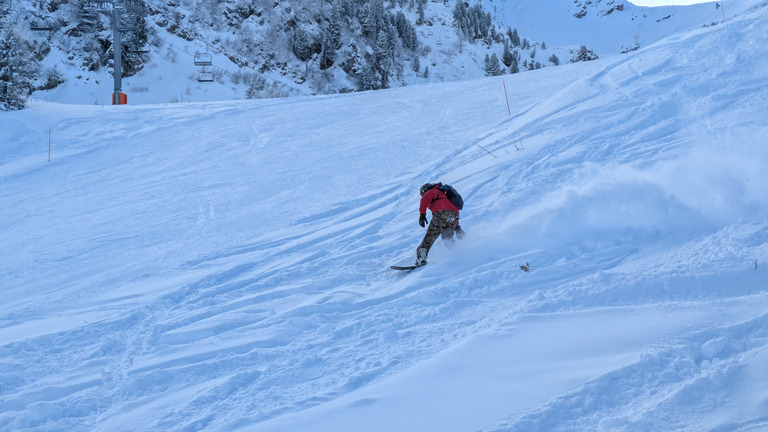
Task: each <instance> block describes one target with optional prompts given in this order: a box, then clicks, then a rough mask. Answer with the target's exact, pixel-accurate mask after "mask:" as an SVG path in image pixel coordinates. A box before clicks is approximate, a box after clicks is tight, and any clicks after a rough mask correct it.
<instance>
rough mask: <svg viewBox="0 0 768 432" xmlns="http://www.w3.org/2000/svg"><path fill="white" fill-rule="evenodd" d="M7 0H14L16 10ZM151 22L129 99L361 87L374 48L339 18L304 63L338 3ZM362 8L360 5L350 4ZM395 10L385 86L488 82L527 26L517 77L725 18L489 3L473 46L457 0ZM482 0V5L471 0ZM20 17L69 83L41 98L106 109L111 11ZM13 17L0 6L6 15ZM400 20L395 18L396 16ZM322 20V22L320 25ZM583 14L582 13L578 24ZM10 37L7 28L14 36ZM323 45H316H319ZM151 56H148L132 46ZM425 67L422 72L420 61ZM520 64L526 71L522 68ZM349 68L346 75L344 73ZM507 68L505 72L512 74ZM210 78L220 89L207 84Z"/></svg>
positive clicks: (298, 0)
mask: <svg viewBox="0 0 768 432" xmlns="http://www.w3.org/2000/svg"><path fill="white" fill-rule="evenodd" d="M8 2H9V0H6V3H8ZM145 3H146V5H147V10H148V12H147V16H146V20H145V24H146V26H145V27H142V31H141V32H140V33H137V32H136V31H127V32H124V33H125V35H124V36H123V37H124V38H126V39H127V41H126V44H127V45H126V47H125V48H124V51H125V53H124V59H125V58H128V57H131V60H130V61H129V63H130V65H126V69H140V70H138V72H135V71H134V72H131V73H126V76H125V78H124V79H123V82H122V86H123V92H124V93H126V94H127V96H128V103H129V104H147V103H167V102H189V101H193V102H200V101H218V100H233V99H245V98H270V97H282V96H296V95H311V94H333V93H339V92H345V91H350V90H355V89H357V88H358V84H359V83H358V82H357V80H358V78H359V73H360V71H359V69H361V68H363V67H364V66H365V64H366V59H365V57H366V56H368V57H370V56H371V55H372V54H374V50H375V46H372V45H375V44H373V43H372V42H371V41H370V39H371V38H370V37H369V38H367V39H366V38H365V37H364V36H363V35H362V34H361V32H362V29H361V28H360V26H359V25H358V24H359V23H358V22H357V21H355V20H352V19H349V18H347V19H346V20H342V21H343V22H344V23H345V25H344V26H343V31H341V32H340V33H339V34H340V36H339V48H338V50H337V51H336V54H335V55H336V60H335V63H334V65H333V66H332V67H330V68H328V69H322V67H321V66H320V64H319V58H320V57H322V56H321V55H319V54H317V53H316V54H315V55H314V57H313V59H312V60H310V61H306V62H305V61H301V60H299V59H298V58H297V57H296V55H295V54H294V53H293V52H292V51H291V49H290V40H289V39H290V31H291V28H294V27H293V25H294V24H295V26H296V28H302V29H303V31H305V32H307V33H308V34H309V35H310V36H311V37H312V38H314V39H315V40H317V41H319V40H321V39H322V37H321V35H322V32H323V31H324V29H325V28H327V27H329V23H328V22H326V20H327V19H329V16H330V15H332V12H331V11H332V9H333V8H332V6H331V5H332V4H343V3H345V2H344V1H342V0H337V1H334V2H316V1H314V0H313V1H307V0H291V1H279V2H274V1H271V0H269V1H268V0H254V1H242V0H226V1H216V2H208V1H206V2H199V1H191V0H182V1H178V2H172V3H168V2H157V1H151V0H150V1H146V2H145ZM353 3H354V2H353ZM382 3H383V5H385V6H386V8H387V9H386V10H387V12H388V13H390V14H394V15H397V14H401V13H402V14H403V16H404V17H405V18H406V19H407V20H408V21H409V22H410V23H411V24H412V26H413V29H414V31H415V33H416V36H417V38H418V43H419V48H418V49H416V50H413V51H410V50H407V49H403V48H402V43H400V44H399V45H398V49H397V50H396V51H397V59H396V61H395V62H394V63H395V64H394V65H392V66H391V67H390V68H391V69H392V71H394V72H392V73H391V75H392V76H391V77H390V79H389V85H390V86H392V87H399V86H407V85H418V84H424V83H435V82H450V81H460V80H467V79H476V78H479V77H483V76H485V62H484V59H485V56H486V55H490V54H495V55H496V56H497V57H498V58H500V59H501V57H502V55H503V53H504V44H503V42H502V40H509V38H508V37H507V36H506V32H507V31H509V30H512V29H515V30H519V36H520V37H521V38H522V39H523V40H524V41H527V43H528V45H526V46H525V47H522V46H518V47H514V46H513V47H512V49H513V50H514V51H517V52H518V54H519V55H520V60H519V62H520V70H521V71H527V70H529V69H535V68H538V67H545V68H546V67H554V66H555V62H553V59H556V62H557V63H559V64H565V63H568V62H569V61H570V60H571V59H572V58H573V57H574V51H575V50H578V49H579V47H580V46H582V45H585V46H587V47H588V48H590V49H593V50H595V52H596V53H597V54H598V55H599V56H601V57H605V56H611V55H616V54H618V53H619V52H622V51H627V50H631V49H635V48H636V47H639V46H643V47H644V46H647V45H650V44H652V43H654V42H656V41H658V40H660V39H661V38H663V37H666V36H668V35H670V34H673V33H675V32H677V31H681V30H689V29H692V28H699V27H702V26H705V25H711V24H713V23H720V22H722V19H723V17H724V15H723V14H722V11H721V10H717V9H715V7H714V5H713V4H711V3H710V4H701V5H694V6H687V7H665V8H647V7H639V6H635V5H633V4H632V3H629V2H622V1H614V0H607V1H606V0H595V1H589V2H581V1H579V2H573V3H571V2H560V1H554V0H541V1H530V0H517V1H499V0H483V1H481V2H479V4H480V5H482V7H483V10H484V11H487V12H488V13H490V14H491V17H492V20H493V28H494V31H496V32H497V33H498V34H499V37H498V38H497V39H496V40H493V39H491V38H485V39H484V40H483V39H481V40H477V41H475V42H474V43H469V42H467V40H466V39H467V38H470V39H471V37H469V36H466V35H465V37H464V38H460V37H459V31H458V30H457V27H456V22H455V20H454V9H455V6H456V2H455V1H447V2H443V1H440V2H436V1H428V2H425V4H424V8H423V9H424V12H423V20H421V18H420V14H419V12H418V7H417V6H416V4H418V2H413V1H398V2H388V1H387V2H382ZM473 4H474V2H473ZM13 5H14V7H13V9H14V12H12V13H10V14H2V13H0V15H3V16H2V19H0V22H2V23H4V24H7V27H8V28H9V29H13V30H14V31H15V32H18V33H19V34H20V35H21V36H22V37H23V38H24V39H25V40H27V41H28V42H29V44H30V45H31V47H33V48H34V49H35V52H36V53H37V54H36V55H38V56H44V57H43V58H42V60H41V61H40V68H39V70H38V71H37V76H38V79H37V80H36V81H35V82H34V83H33V84H34V86H36V87H45V88H49V87H50V86H51V85H52V84H48V83H49V82H57V81H63V82H62V83H61V84H60V85H58V86H57V87H55V88H53V89H49V90H39V91H36V92H35V93H34V97H36V98H38V99H42V100H46V101H50V102H60V103H76V104H95V105H102V104H109V103H111V102H110V101H111V99H110V97H111V96H110V95H111V94H112V92H113V89H114V85H113V79H112V75H111V74H112V67H111V66H110V65H111V63H110V62H111V58H112V50H111V45H112V38H113V37H112V30H111V26H110V19H109V16H108V14H106V13H96V12H91V13H90V15H89V18H90V21H88V22H87V24H84V23H83V22H82V21H83V18H82V11H79V9H78V5H79V3H78V2H69V1H64V0H49V1H47V2H37V1H34V2H33V1H29V0H16V1H15V2H14V3H13ZM743 7H745V6H743V5H742V4H739V5H734V6H730V5H729V6H728V15H736V14H738V13H739V12H740V11H741V10H742V8H743ZM3 10H5V9H4V8H3V7H2V6H0V11H3ZM394 15H393V16H394ZM35 17H39V19H40V20H45V19H48V20H51V21H52V22H53V23H54V25H53V28H54V30H53V31H32V30H30V28H29V26H28V24H30V23H28V22H27V21H29V20H33V19H38V18H35ZM321 17H323V18H321ZM577 17H579V18H577ZM7 30H8V29H6V30H3V31H7ZM315 49H317V48H315ZM136 50H138V51H143V50H147V52H146V53H144V54H135V53H133V52H134V51H136ZM200 54H210V55H211V60H212V64H211V65H209V66H197V65H195V57H196V55H200ZM415 60H418V64H417V66H418V72H417V71H415V70H414V61H415ZM523 62H525V63H526V64H525V65H524V64H523ZM347 71H349V73H347ZM508 71H509V68H508V67H507V68H505V70H504V72H505V73H506V72H508ZM200 78H204V81H206V80H207V79H209V78H213V82H199V79H200Z"/></svg>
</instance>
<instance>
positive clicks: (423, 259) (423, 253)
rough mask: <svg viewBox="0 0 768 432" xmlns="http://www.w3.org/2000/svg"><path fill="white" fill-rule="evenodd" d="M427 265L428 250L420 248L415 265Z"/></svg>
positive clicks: (417, 251)
mask: <svg viewBox="0 0 768 432" xmlns="http://www.w3.org/2000/svg"><path fill="white" fill-rule="evenodd" d="M426 264H427V250H426V249H424V248H418V249H417V250H416V263H415V264H414V265H417V266H423V265H426Z"/></svg>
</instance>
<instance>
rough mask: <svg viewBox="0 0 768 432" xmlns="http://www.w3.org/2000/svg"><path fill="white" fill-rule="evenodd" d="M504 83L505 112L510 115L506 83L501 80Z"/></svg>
mask: <svg viewBox="0 0 768 432" xmlns="http://www.w3.org/2000/svg"><path fill="white" fill-rule="evenodd" d="M501 83H502V84H504V98H505V99H506V100H507V114H509V116H510V117H512V111H510V109H509V96H507V83H505V82H504V81H502V82H501Z"/></svg>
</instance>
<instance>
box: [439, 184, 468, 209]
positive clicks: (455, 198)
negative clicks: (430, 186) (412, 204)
mask: <svg viewBox="0 0 768 432" xmlns="http://www.w3.org/2000/svg"><path fill="white" fill-rule="evenodd" d="M437 189H438V190H440V191H442V192H443V193H445V196H447V197H448V199H449V200H450V201H451V204H453V205H455V206H456V208H457V209H459V210H461V209H463V208H464V198H462V197H461V195H460V194H459V193H458V192H457V191H456V189H454V188H453V186H451V185H447V184H444V185H441V186H440V187H438V188H437Z"/></svg>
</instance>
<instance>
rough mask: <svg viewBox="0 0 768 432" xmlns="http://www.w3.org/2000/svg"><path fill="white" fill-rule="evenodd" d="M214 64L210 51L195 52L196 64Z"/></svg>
mask: <svg viewBox="0 0 768 432" xmlns="http://www.w3.org/2000/svg"><path fill="white" fill-rule="evenodd" d="M212 64H213V57H212V56H211V54H209V53H207V52H206V53H197V54H195V66H210V65H212Z"/></svg>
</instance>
